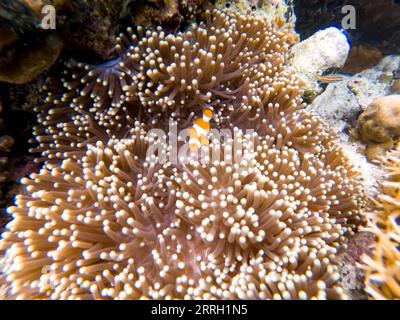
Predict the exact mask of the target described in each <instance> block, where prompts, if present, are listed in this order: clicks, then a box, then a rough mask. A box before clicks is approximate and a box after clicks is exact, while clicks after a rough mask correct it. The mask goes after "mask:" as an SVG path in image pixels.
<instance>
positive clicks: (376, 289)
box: [364, 147, 400, 300]
mask: <svg viewBox="0 0 400 320" xmlns="http://www.w3.org/2000/svg"><path fill="white" fill-rule="evenodd" d="M381 164H382V166H383V170H384V178H385V181H384V182H383V183H382V193H381V194H380V195H379V196H378V198H377V199H376V204H377V209H376V211H375V212H373V213H372V214H371V216H370V218H369V222H368V230H369V231H370V232H372V233H373V234H374V235H375V236H376V243H374V245H373V253H372V256H367V255H366V256H364V268H365V271H366V280H365V285H366V291H367V292H368V294H369V295H370V297H371V298H372V299H379V300H381V299H400V148H399V147H398V148H397V149H396V150H394V151H392V152H390V153H389V154H388V155H387V156H386V157H385V158H383V161H382V162H381Z"/></svg>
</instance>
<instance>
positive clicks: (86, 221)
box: [0, 11, 364, 299]
mask: <svg viewBox="0 0 400 320" xmlns="http://www.w3.org/2000/svg"><path fill="white" fill-rule="evenodd" d="M206 16H207V18H206V22H204V23H201V24H199V25H194V26H192V27H191V29H190V30H189V31H186V32H184V33H179V34H177V35H166V34H165V33H164V32H163V31H162V30H160V29H157V30H155V31H146V32H145V31H144V30H142V29H140V28H138V30H136V32H137V34H138V35H134V32H133V31H131V30H129V31H128V34H129V40H128V37H126V36H121V38H120V42H119V47H118V49H119V52H120V55H119V57H118V58H116V60H113V61H112V62H110V63H105V64H102V65H100V66H84V65H79V64H78V65H76V67H78V68H81V71H77V72H76V71H74V70H73V71H72V72H68V74H67V75H66V76H65V78H63V79H62V81H61V83H62V85H63V86H64V89H62V90H60V89H57V87H58V85H54V84H51V83H50V84H46V90H49V91H50V92H49V94H48V98H47V99H46V102H45V104H44V105H43V106H40V107H38V108H37V110H36V111H37V112H38V120H39V125H38V127H37V128H35V131H34V134H35V136H36V139H37V141H38V143H39V146H38V147H37V149H36V151H39V152H41V154H42V158H43V159H42V161H44V164H45V165H44V166H43V168H42V169H41V170H40V171H39V173H33V174H31V175H30V177H29V178H25V179H23V180H22V184H23V185H24V192H23V193H22V194H20V195H18V196H17V197H16V201H15V206H13V207H10V208H9V212H10V213H11V214H12V216H13V220H12V221H11V222H10V223H9V224H8V225H7V230H6V231H5V232H4V233H3V235H2V240H1V241H0V250H1V251H2V253H3V257H2V259H1V263H2V265H3V268H2V271H3V273H2V274H1V275H0V295H2V296H3V297H7V298H11V299H13V298H25V299H26V298H39V299H138V298H153V299H167V298H178V299H213V298H214V299H311V298H314V299H339V298H345V296H344V294H343V290H342V289H341V288H340V286H339V285H338V278H339V270H338V265H337V263H336V259H335V257H336V256H337V254H338V253H339V252H340V251H341V250H343V249H344V248H345V247H346V240H347V239H348V237H349V236H351V235H352V234H354V232H355V231H356V228H357V226H358V225H359V224H360V222H361V220H362V217H361V214H360V212H361V208H362V206H363V203H364V200H363V192H362V186H361V183H360V180H361V179H360V176H359V174H358V173H357V172H356V171H355V170H354V169H353V167H352V165H351V163H350V162H349V160H348V159H347V157H346V156H345V155H344V153H343V151H342V150H341V149H340V148H339V147H338V146H337V145H336V143H335V142H334V140H333V139H332V137H335V136H334V135H332V134H331V133H330V132H328V131H327V130H326V128H325V126H324V125H323V124H322V122H321V121H320V120H319V119H318V118H317V117H315V116H312V115H310V114H308V113H306V112H305V111H304V107H303V105H302V104H301V98H300V96H301V92H300V91H301V88H300V84H299V82H298V80H297V78H296V77H295V76H294V75H292V74H291V73H290V72H288V71H287V70H286V67H285V59H286V55H287V50H288V49H289V47H290V39H289V38H286V37H285V29H284V28H282V29H279V28H277V27H276V26H273V25H272V24H270V23H269V22H267V21H265V20H262V19H260V18H256V17H255V16H254V15H252V14H251V13H248V14H246V15H239V14H226V13H223V12H220V11H213V12H208V13H207V14H206ZM82 70H83V71H82ZM80 72H81V73H80ZM74 75H75V76H74ZM121 90H122V91H121ZM205 106H210V107H212V108H213V111H214V113H215V114H216V117H215V119H214V120H215V121H214V120H213V122H212V125H213V126H216V127H217V128H219V129H231V132H233V135H232V136H231V137H229V138H228V139H225V140H224V141H223V142H221V141H219V140H218V139H217V138H211V139H210V144H209V145H208V146H203V147H202V148H201V152H200V157H196V156H194V155H193V154H192V155H188V154H187V153H182V154H179V158H178V159H179V161H178V162H177V163H174V162H173V161H172V160H170V159H171V158H169V157H167V161H165V162H161V161H160V156H161V154H160V152H163V153H165V154H164V156H165V155H171V154H172V153H173V152H174V151H173V150H172V149H171V148H170V146H168V145H167V144H166V143H162V144H161V149H154V148H153V147H154V144H155V142H156V140H155V139H156V137H155V136H153V135H152V133H151V132H150V128H153V127H154V126H156V127H157V128H164V129H165V128H166V126H167V124H168V120H170V119H174V120H176V121H177V122H178V123H179V125H180V126H181V127H183V126H184V124H185V123H189V124H190V119H191V117H193V116H194V115H196V114H197V112H198V111H200V110H202V109H203V108H204V107H205ZM106 115H107V117H106ZM246 129H253V132H248V131H246ZM153 134H154V132H153ZM212 137H213V136H212ZM178 145H179V146H180V147H182V146H185V144H184V142H182V141H180V142H179V143H178ZM237 145H239V146H240V148H239V150H237V149H236V148H235V147H234V146H237ZM206 151H207V152H209V155H208V156H207V155H203V154H202V152H206ZM239 151H240V152H239Z"/></svg>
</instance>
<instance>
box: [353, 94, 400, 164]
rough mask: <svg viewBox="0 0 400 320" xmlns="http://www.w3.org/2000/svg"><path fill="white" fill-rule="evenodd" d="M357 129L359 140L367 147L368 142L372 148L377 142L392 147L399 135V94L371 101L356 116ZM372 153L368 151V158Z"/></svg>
mask: <svg viewBox="0 0 400 320" xmlns="http://www.w3.org/2000/svg"><path fill="white" fill-rule="evenodd" d="M358 130H359V133H360V138H361V140H362V141H363V142H364V143H366V144H367V145H368V147H369V144H372V147H373V148H374V149H375V148H376V147H377V146H376V145H377V144H382V147H384V146H385V145H386V147H389V148H390V147H392V145H393V141H394V139H396V138H398V137H399V136H400V95H391V96H386V97H383V98H380V99H377V100H375V101H374V102H372V103H371V104H370V105H369V106H368V107H367V109H366V110H365V111H364V112H363V113H362V114H361V115H360V117H359V118H358ZM368 147H367V148H368ZM383 149H386V148H383ZM375 153H376V151H374V156H375V157H376V154H375ZM377 154H379V152H378V153H377ZM372 155H373V154H372V153H370V154H369V158H370V157H371V156H372ZM370 159H371V158H370Z"/></svg>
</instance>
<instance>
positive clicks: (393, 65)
mask: <svg viewBox="0 0 400 320" xmlns="http://www.w3.org/2000/svg"><path fill="white" fill-rule="evenodd" d="M399 68H400V55H398V56H388V57H385V58H384V59H382V60H381V62H380V63H379V64H378V65H377V66H376V67H374V68H371V69H368V70H365V71H363V72H361V73H358V74H356V75H354V76H352V77H345V78H344V80H343V81H341V82H337V83H331V84H329V85H328V86H327V87H326V90H325V91H324V92H323V93H322V94H321V95H319V96H318V97H316V98H315V99H314V101H313V102H312V103H311V104H310V105H308V106H307V110H308V111H310V112H313V113H314V114H317V115H319V116H320V117H321V118H322V119H323V120H325V122H326V123H327V124H328V125H329V126H330V127H331V128H332V130H333V131H334V132H336V133H338V135H339V139H340V141H339V143H340V145H341V146H342V147H343V148H344V149H345V151H346V152H347V154H348V155H349V157H350V159H352V160H353V163H354V164H355V166H356V167H358V168H359V169H360V171H361V172H362V173H363V175H364V178H365V181H366V186H367V187H369V188H368V192H372V193H373V192H374V191H375V190H374V187H375V185H376V176H375V174H376V172H375V171H376V167H375V166H374V165H373V164H371V163H369V162H368V159H367V157H366V156H365V155H363V154H362V153H360V150H362V149H365V146H364V145H363V144H362V143H361V142H360V141H354V139H353V138H352V136H351V131H353V132H354V131H355V129H356V128H357V125H358V121H357V120H358V117H359V116H360V114H361V113H362V112H363V111H364V110H365V109H366V108H367V106H368V105H370V104H371V103H372V102H373V101H374V100H376V99H379V98H381V97H384V96H387V95H389V94H390V88H391V86H392V83H393V82H394V81H395V79H394V78H393V75H394V74H395V73H396V71H397V70H398V69H399ZM367 153H368V155H369V156H370V157H375V156H376V154H378V153H379V150H377V149H376V146H373V145H372V144H371V149H370V150H369V151H367Z"/></svg>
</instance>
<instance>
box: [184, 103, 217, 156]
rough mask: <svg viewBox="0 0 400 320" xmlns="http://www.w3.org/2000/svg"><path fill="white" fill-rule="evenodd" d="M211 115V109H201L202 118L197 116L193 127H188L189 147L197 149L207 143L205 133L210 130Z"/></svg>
mask: <svg viewBox="0 0 400 320" xmlns="http://www.w3.org/2000/svg"><path fill="white" fill-rule="evenodd" d="M212 117H213V112H212V110H211V109H209V108H207V109H205V110H204V111H203V118H197V119H196V120H195V121H194V124H193V127H191V128H190V129H189V137H190V139H189V149H190V151H197V150H199V149H200V147H201V146H202V145H208V144H209V141H208V138H207V135H208V134H209V132H210V120H211V119H212Z"/></svg>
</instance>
